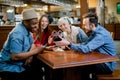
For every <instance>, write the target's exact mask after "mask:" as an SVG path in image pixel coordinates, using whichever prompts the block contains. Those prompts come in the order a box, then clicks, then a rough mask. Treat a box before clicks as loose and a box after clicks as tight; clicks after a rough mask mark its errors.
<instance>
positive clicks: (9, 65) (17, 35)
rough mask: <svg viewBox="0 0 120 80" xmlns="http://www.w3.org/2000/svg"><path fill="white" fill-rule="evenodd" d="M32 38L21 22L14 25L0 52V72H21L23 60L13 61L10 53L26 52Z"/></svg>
mask: <svg viewBox="0 0 120 80" xmlns="http://www.w3.org/2000/svg"><path fill="white" fill-rule="evenodd" d="M32 43H33V39H32V36H31V34H30V33H29V32H28V31H27V30H26V28H25V27H24V25H23V24H22V23H20V24H18V25H16V27H15V28H14V29H13V30H12V31H11V32H10V33H9V35H8V38H7V40H6V42H5V44H4V46H3V49H2V50H1V52H0V72H2V71H10V72H22V71H24V70H25V69H24V67H23V64H24V60H19V61H13V60H11V54H12V53H15V54H19V53H21V52H27V51H29V49H30V46H31V44H32Z"/></svg>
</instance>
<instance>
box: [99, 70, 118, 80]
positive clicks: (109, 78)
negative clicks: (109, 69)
mask: <svg viewBox="0 0 120 80" xmlns="http://www.w3.org/2000/svg"><path fill="white" fill-rule="evenodd" d="M97 78H98V80H120V70H115V71H114V72H113V73H112V74H103V75H97Z"/></svg>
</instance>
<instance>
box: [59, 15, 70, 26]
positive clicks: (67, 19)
mask: <svg viewBox="0 0 120 80" xmlns="http://www.w3.org/2000/svg"><path fill="white" fill-rule="evenodd" d="M64 22H65V23H67V24H71V23H72V22H71V20H70V18H69V17H67V16H66V17H61V18H60V19H59V20H58V23H57V24H58V26H59V25H60V24H62V23H64Z"/></svg>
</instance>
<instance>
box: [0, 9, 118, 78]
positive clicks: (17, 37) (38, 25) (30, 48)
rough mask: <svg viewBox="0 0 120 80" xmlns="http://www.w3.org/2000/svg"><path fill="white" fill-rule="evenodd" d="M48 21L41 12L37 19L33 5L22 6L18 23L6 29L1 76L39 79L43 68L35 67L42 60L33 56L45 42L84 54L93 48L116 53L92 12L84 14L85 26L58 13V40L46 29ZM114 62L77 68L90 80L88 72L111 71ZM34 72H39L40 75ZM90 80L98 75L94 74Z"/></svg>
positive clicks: (1, 57)
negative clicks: (78, 25) (60, 33)
mask: <svg viewBox="0 0 120 80" xmlns="http://www.w3.org/2000/svg"><path fill="white" fill-rule="evenodd" d="M50 23H51V22H50V20H49V17H48V15H42V16H41V17H40V19H38V15H37V13H36V12H35V10H34V9H25V10H23V12H22V21H21V23H20V24H18V25H16V26H15V27H14V28H13V30H12V31H11V32H10V33H9V35H8V37H7V40H6V42H5V43H4V45H3V49H2V50H1V52H0V77H2V80H42V75H43V74H44V71H43V70H38V68H40V66H41V65H42V64H43V63H41V62H39V61H38V60H37V59H36V55H37V54H40V53H42V52H43V50H44V49H45V46H46V44H47V46H51V45H57V46H65V47H69V49H73V50H74V51H77V52H82V53H83V54H88V53H90V52H93V51H96V52H99V53H101V54H108V55H112V56H116V49H115V45H114V41H113V39H112V37H111V35H110V32H109V31H107V30H106V29H105V28H104V27H103V26H101V25H99V24H98V17H97V15H96V14H95V13H86V14H84V15H83V23H82V28H83V29H84V30H83V29H81V28H80V27H76V26H74V25H72V23H71V21H70V19H69V17H61V18H60V19H59V20H58V24H57V25H58V28H59V29H60V30H61V31H62V35H63V37H61V36H59V37H60V39H61V40H60V41H54V40H53V35H52V31H50V29H49V24H50ZM88 33H89V35H87V34H88ZM37 62H38V63H37ZM38 64H39V65H38ZM115 65H116V62H107V63H102V64H95V65H89V66H83V67H79V68H80V70H81V72H82V77H83V80H90V78H89V74H90V73H92V74H93V75H96V74H110V73H112V72H113V71H114V69H115ZM43 67H44V66H43ZM37 72H38V73H39V72H40V74H41V76H40V74H38V73H37ZM93 80H97V79H96V78H94V77H93Z"/></svg>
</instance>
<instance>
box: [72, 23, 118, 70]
mask: <svg viewBox="0 0 120 80" xmlns="http://www.w3.org/2000/svg"><path fill="white" fill-rule="evenodd" d="M71 48H72V49H74V50H76V51H79V52H83V53H89V52H92V51H96V52H100V53H101V54H108V55H112V56H116V49H115V45H114V41H113V39H112V37H111V35H110V32H108V31H107V30H106V29H105V28H103V27H102V26H100V25H98V26H97V27H96V29H95V30H94V31H93V32H92V33H91V35H90V36H89V38H88V40H87V41H86V42H85V43H83V44H74V43H71ZM105 64H106V65H107V66H108V67H109V68H110V69H111V71H113V70H114V68H115V64H116V62H107V63H105Z"/></svg>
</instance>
